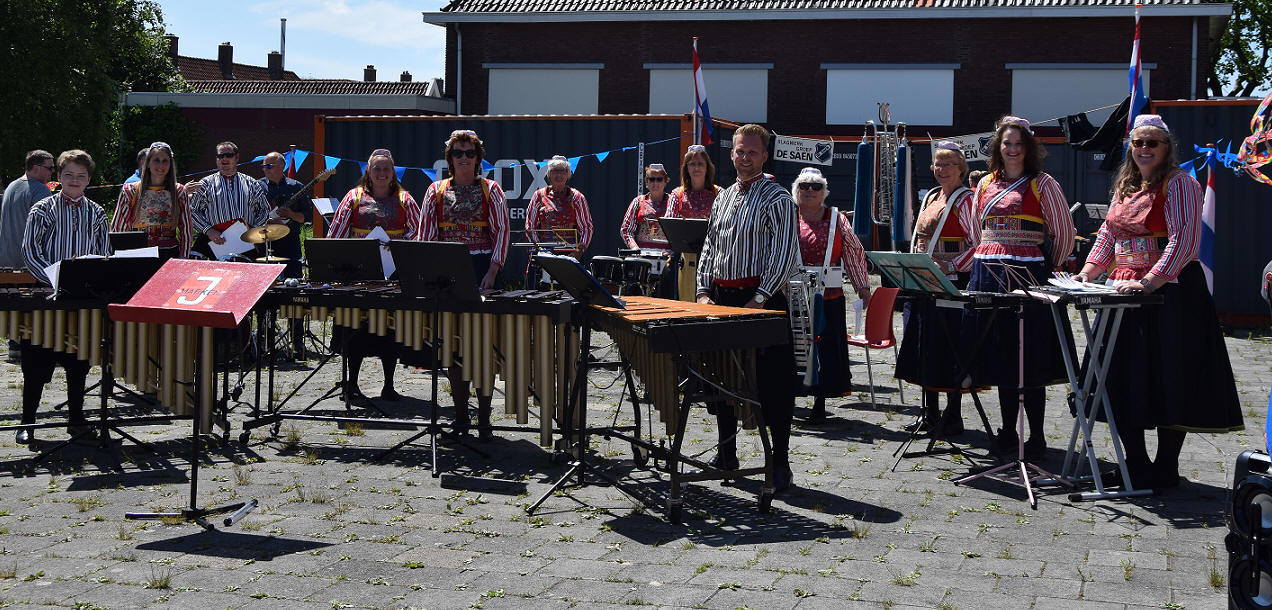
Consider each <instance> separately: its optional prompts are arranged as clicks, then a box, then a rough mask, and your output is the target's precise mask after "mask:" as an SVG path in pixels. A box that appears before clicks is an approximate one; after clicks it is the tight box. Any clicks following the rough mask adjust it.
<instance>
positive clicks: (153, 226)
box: [110, 142, 194, 260]
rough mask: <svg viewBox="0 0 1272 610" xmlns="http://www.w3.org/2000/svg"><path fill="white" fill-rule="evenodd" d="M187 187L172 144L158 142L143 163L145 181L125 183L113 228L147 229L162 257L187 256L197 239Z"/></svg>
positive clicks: (125, 229) (119, 229)
mask: <svg viewBox="0 0 1272 610" xmlns="http://www.w3.org/2000/svg"><path fill="white" fill-rule="evenodd" d="M191 227H192V223H191V220H190V206H189V202H188V199H187V197H186V186H185V185H184V184H178V183H177V162H176V159H174V158H173V157H172V147H171V146H168V145H167V144H165V143H163V142H155V143H154V144H151V145H150V148H148V149H147V150H146V156H145V158H144V159H143V160H142V162H141V180H138V181H137V182H133V183H131V184H125V185H124V188H122V189H120V191H119V200H118V201H116V203H115V217H114V218H113V219H112V220H111V223H110V230H111V231H144V232H145V233H146V245H147V246H157V247H158V248H159V258H161V259H164V260H167V259H170V258H175V257H181V258H186V257H188V256H189V255H190V244H191V243H193V242H194V236H193V233H192V230H193V229H192V228H191Z"/></svg>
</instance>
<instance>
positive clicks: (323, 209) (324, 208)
mask: <svg viewBox="0 0 1272 610" xmlns="http://www.w3.org/2000/svg"><path fill="white" fill-rule="evenodd" d="M310 201H313V202H314V209H316V210H318V213H319V214H322V215H323V216H326V215H328V214H335V213H336V206H337V205H340V201H339V200H337V199H336V198H335V197H315V198H313V199H311V200H310Z"/></svg>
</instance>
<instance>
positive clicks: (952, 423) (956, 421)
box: [940, 415, 967, 437]
mask: <svg viewBox="0 0 1272 610" xmlns="http://www.w3.org/2000/svg"><path fill="white" fill-rule="evenodd" d="M966 431H967V430H966V429H965V428H964V427H963V417H962V416H961V415H960V416H951V417H949V418H948V419H946V420H945V425H944V426H941V433H940V436H943V437H949V436H958V435H960V434H962V433H964V432H966Z"/></svg>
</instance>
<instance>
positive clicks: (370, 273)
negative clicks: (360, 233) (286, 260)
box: [305, 237, 384, 284]
mask: <svg viewBox="0 0 1272 610" xmlns="http://www.w3.org/2000/svg"><path fill="white" fill-rule="evenodd" d="M380 245H381V244H380V242H379V241H377V240H374V239H363V238H357V237H341V238H324V239H310V240H308V241H306V242H305V258H306V259H307V260H308V261H309V281H311V282H327V283H333V284H356V283H358V282H383V281H384V264H383V263H382V262H381V258H380Z"/></svg>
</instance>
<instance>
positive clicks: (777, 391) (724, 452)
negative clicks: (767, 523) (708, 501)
mask: <svg viewBox="0 0 1272 610" xmlns="http://www.w3.org/2000/svg"><path fill="white" fill-rule="evenodd" d="M769 137H770V136H769V132H768V130H766V129H764V128H763V127H761V126H759V125H754V124H750V125H743V126H741V127H739V128H738V130H737V131H735V132H734V134H733V152H732V156H733V167H734V169H736V170H737V176H738V177H737V182H735V183H734V184H733V185H731V186H729V187H728V188H726V189H724V190H722V191H720V193H719V194H718V195H716V199H715V203H713V204H712V206H711V220H710V221H709V224H708V228H707V240H706V243H705V244H703V247H702V255H701V257H700V258H699V260H698V282H697V283H698V290H697V294H698V302H699V303H718V304H720V305H730V306H734V307H753V308H765V309H776V310H783V311H784V310H785V309H786V294H785V292H784V291H785V290H786V282H787V280H788V279H790V277H791V276H792V275H793V274H794V273H795V269H796V265H798V263H799V235H798V231H797V226H798V223H797V222H796V218H797V216H796V215H797V213H798V212H797V210H796V207H795V201H794V200H793V199H791V194H790V193H789V192H788V191H787V190H786V189H784V188H782V187H781V185H779V184H777V183H776V182H775V181H773V180H771V179H769V178H768V177H766V176H765V174H764V173H763V168H764V162H765V161H767V160H768V144H769ZM756 372H757V376H758V379H757V387H758V388H759V399H760V408H761V411H762V412H763V414H764V421H765V424H766V425H767V426H768V428H769V434H770V435H771V436H772V439H773V482H774V485H775V486H776V487H777V489H778V490H779V491H780V490H783V489H786V488H787V487H790V485H791V467H790V461H789V458H788V451H789V448H790V436H791V415H792V413H793V412H794V411H795V382H796V380H795V354H794V351H793V350H792V348H791V346H790V344H789V343H788V344H786V345H781V346H775V347H770V348H765V349H762V350H760V353H759V361H758V362H757V366H756ZM715 409H716V419H717V422H718V424H719V434H720V446H719V449H718V452H717V454H716V457H715V458H714V459H713V460H712V465H713V466H716V467H717V468H721V469H725V470H733V469H736V468H737V466H738V459H737V446H736V435H737V417H736V416H735V415H734V414H733V413H731V412H727V411H728V408H727V407H724V406H720V405H717V406H716V407H715Z"/></svg>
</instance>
